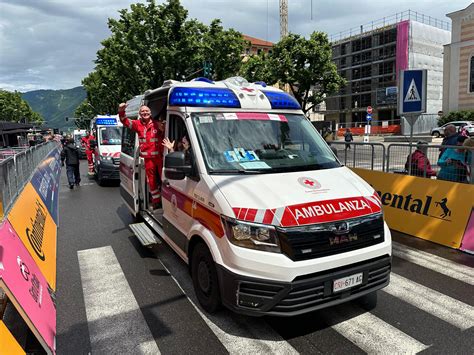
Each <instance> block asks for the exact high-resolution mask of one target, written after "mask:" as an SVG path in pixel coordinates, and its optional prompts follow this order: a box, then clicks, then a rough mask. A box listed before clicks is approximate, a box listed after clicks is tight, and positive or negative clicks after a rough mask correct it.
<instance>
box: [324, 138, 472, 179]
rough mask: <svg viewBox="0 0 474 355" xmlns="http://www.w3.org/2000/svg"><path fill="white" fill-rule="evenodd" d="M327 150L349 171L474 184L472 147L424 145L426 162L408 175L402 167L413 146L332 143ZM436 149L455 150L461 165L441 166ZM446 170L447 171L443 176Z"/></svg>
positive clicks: (414, 144) (414, 145)
mask: <svg viewBox="0 0 474 355" xmlns="http://www.w3.org/2000/svg"><path fill="white" fill-rule="evenodd" d="M331 146H332V147H333V148H335V149H336V151H337V155H338V158H339V161H341V163H343V164H344V165H346V166H348V167H350V168H360V169H367V170H376V171H382V172H387V173H398V174H406V175H413V176H419V177H426V178H431V176H430V175H432V173H430V171H434V172H435V173H436V175H437V176H438V179H440V180H441V178H442V180H448V181H454V182H464V183H470V184H474V176H473V172H474V147H463V146H441V145H425V148H426V153H425V156H426V158H427V160H424V164H421V166H420V169H419V170H418V171H410V172H409V171H407V170H411V169H406V168H405V164H406V162H407V161H408V157H409V155H410V153H411V154H413V153H414V152H415V150H416V149H417V144H416V143H412V144H410V143H391V144H387V145H385V144H383V143H363V142H350V143H346V142H340V141H333V142H331ZM440 148H443V149H447V148H449V149H453V150H458V151H459V152H460V155H459V156H461V157H462V159H463V160H462V161H461V164H459V163H458V162H450V164H445V163H444V160H440ZM452 160H457V159H452ZM428 163H429V164H428ZM453 164H456V166H458V167H459V168H456V167H454V166H453ZM447 165H448V166H447ZM412 166H413V165H412ZM408 167H409V166H408ZM446 167H448V173H447V174H446ZM430 168H431V170H430ZM442 170H443V172H442V174H441V176H440V175H439V174H440V172H441V171H442ZM409 173H411V174H409ZM433 178H434V177H433Z"/></svg>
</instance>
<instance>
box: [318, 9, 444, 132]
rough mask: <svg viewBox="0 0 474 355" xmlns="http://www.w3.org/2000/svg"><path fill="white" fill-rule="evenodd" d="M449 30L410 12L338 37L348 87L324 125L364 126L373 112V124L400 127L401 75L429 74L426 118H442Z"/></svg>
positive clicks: (336, 48) (335, 44)
mask: <svg viewBox="0 0 474 355" xmlns="http://www.w3.org/2000/svg"><path fill="white" fill-rule="evenodd" d="M449 29H450V26H449V23H448V22H445V21H440V20H436V19H434V18H432V17H429V16H424V15H422V14H419V13H416V12H413V11H406V12H403V13H400V14H396V15H394V16H391V17H388V18H384V19H383V20H377V21H374V22H371V23H369V24H366V25H362V26H360V29H359V28H358V29H357V30H350V32H349V31H347V32H344V33H341V34H339V35H337V36H338V37H336V38H335V37H334V36H333V37H332V38H331V41H332V49H333V61H334V62H335V64H336V65H337V69H338V72H339V74H340V75H342V76H343V77H344V78H345V79H346V81H347V85H346V86H345V87H344V88H342V89H341V90H340V91H339V92H338V93H337V94H335V95H332V96H330V97H328V98H327V100H326V109H327V111H326V112H325V119H326V120H331V121H335V122H336V123H340V124H342V126H343V125H347V126H354V125H357V124H358V123H361V124H362V123H364V122H365V121H366V110H367V106H372V108H373V114H372V117H373V121H389V122H390V124H392V123H394V122H396V121H397V119H399V117H398V116H397V80H398V73H399V72H400V70H404V69H427V70H428V89H427V95H428V96H427V112H428V113H437V112H438V111H439V110H441V107H442V94H443V92H442V84H443V45H444V44H446V43H448V42H449V38H450V31H449Z"/></svg>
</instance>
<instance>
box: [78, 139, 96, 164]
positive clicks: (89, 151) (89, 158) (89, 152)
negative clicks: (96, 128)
mask: <svg viewBox="0 0 474 355" xmlns="http://www.w3.org/2000/svg"><path fill="white" fill-rule="evenodd" d="M91 140H95V137H94V136H93V135H92V134H90V135H88V136H86V137H82V139H81V143H82V145H83V146H85V148H86V156H87V164H88V166H89V173H94V163H93V161H92V153H93V152H92V149H91V145H90V141H91Z"/></svg>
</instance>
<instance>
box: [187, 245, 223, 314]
mask: <svg viewBox="0 0 474 355" xmlns="http://www.w3.org/2000/svg"><path fill="white" fill-rule="evenodd" d="M191 275H192V279H193V285H194V292H195V293H196V296H197V298H198V300H199V303H200V304H201V306H202V308H204V310H206V311H207V312H209V313H215V312H216V311H218V310H219V309H220V308H221V295H220V291H219V280H218V279H217V271H216V264H215V263H214V260H213V259H212V255H211V253H210V251H209V249H208V248H207V246H206V245H205V244H204V243H199V244H197V245H196V247H195V248H194V251H193V254H192V258H191Z"/></svg>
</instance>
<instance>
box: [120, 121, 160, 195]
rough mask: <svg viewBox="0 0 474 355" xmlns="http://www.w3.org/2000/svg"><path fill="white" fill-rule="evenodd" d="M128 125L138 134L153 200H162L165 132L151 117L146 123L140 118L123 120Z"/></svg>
mask: <svg viewBox="0 0 474 355" xmlns="http://www.w3.org/2000/svg"><path fill="white" fill-rule="evenodd" d="M122 123H123V125H124V126H125V127H128V128H129V129H131V130H132V131H134V132H137V134H138V140H139V144H140V156H141V157H143V159H144V160H145V172H146V177H147V179H148V185H149V186H150V194H151V202H152V203H153V204H155V203H158V202H160V200H161V194H160V185H161V171H162V170H163V145H162V142H163V138H164V133H163V132H162V131H161V130H160V129H159V126H158V125H159V123H158V121H153V120H151V119H150V121H148V123H146V124H144V123H142V122H141V121H140V120H129V119H128V118H127V117H125V118H124V119H123V120H122Z"/></svg>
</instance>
